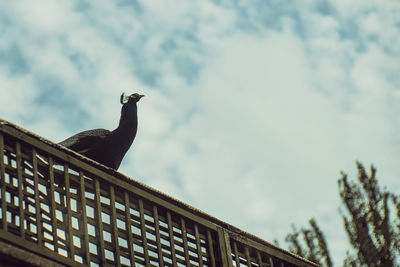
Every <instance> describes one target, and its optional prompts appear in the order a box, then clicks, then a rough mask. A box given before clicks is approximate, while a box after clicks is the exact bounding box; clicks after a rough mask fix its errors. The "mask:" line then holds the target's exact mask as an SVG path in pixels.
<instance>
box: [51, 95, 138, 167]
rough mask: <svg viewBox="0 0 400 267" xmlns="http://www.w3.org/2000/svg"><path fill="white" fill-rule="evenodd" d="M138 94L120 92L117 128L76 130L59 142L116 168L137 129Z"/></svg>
mask: <svg viewBox="0 0 400 267" xmlns="http://www.w3.org/2000/svg"><path fill="white" fill-rule="evenodd" d="M142 97H144V95H141V94H137V93H135V94H131V95H129V96H125V93H122V95H121V98H120V102H121V104H122V108H121V117H120V120H119V124H118V127H117V128H116V129H115V130H113V131H109V130H106V129H93V130H88V131H83V132H80V133H77V134H75V135H73V136H71V137H69V138H67V139H65V140H64V141H62V142H60V143H58V144H59V145H62V146H64V147H67V148H69V149H71V150H73V151H75V152H78V153H80V154H82V155H84V156H86V157H88V158H90V159H92V160H94V161H97V162H98V163H101V164H103V165H105V166H107V167H110V168H113V169H115V170H118V168H119V166H120V164H121V161H122V159H123V158H124V156H125V154H126V152H127V151H128V150H129V148H130V147H131V145H132V143H133V140H134V139H135V137H136V133H137V128H138V116H137V102H138V101H139V100H140V99H141V98H142Z"/></svg>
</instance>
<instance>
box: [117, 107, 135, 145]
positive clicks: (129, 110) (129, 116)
mask: <svg viewBox="0 0 400 267" xmlns="http://www.w3.org/2000/svg"><path fill="white" fill-rule="evenodd" d="M137 123H138V121H137V106H136V103H126V104H124V105H123V106H122V110H121V118H120V120H119V125H118V128H117V129H115V132H117V133H119V134H123V135H128V136H131V137H132V138H134V137H135V135H136V130H137Z"/></svg>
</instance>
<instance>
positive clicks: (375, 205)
mask: <svg viewBox="0 0 400 267" xmlns="http://www.w3.org/2000/svg"><path fill="white" fill-rule="evenodd" d="M356 165H357V170H358V179H357V181H351V180H349V179H348V176H347V174H345V173H344V172H342V173H341V178H340V179H339V180H338V185H339V194H340V198H341V199H342V202H343V208H344V209H345V211H343V209H342V210H341V212H340V213H341V216H342V218H343V223H344V228H345V231H346V233H347V235H348V237H349V242H350V245H351V247H352V251H351V252H350V251H348V252H347V256H346V258H345V260H344V262H343V266H368V267H374V266H377V267H378V266H379V267H389V266H390V267H392V266H399V265H395V263H396V259H398V258H399V254H400V197H397V196H395V195H394V194H392V193H390V192H389V191H387V190H386V189H382V188H380V187H379V185H378V181H377V178H376V169H375V168H374V167H373V166H371V167H370V172H369V173H367V171H366V170H365V168H364V166H363V165H362V164H361V163H360V162H357V163H356ZM390 200H392V202H390ZM391 203H392V204H394V205H390V204H391ZM391 209H395V210H396V214H395V215H396V216H395V218H394V219H391V217H390V214H391V213H390V211H391ZM309 223H310V229H307V228H302V230H301V231H298V230H296V228H294V227H293V233H291V234H288V235H287V236H286V239H285V241H286V242H287V243H289V250H290V251H292V252H293V253H297V254H299V255H300V256H303V257H305V258H308V259H309V260H311V261H314V262H316V263H319V264H321V265H323V266H333V263H332V261H331V258H330V256H329V250H328V246H327V244H326V242H325V238H324V236H323V233H322V232H321V231H320V229H319V227H318V225H317V223H316V221H315V219H311V220H310V222H309ZM300 236H302V237H303V239H304V242H303V243H305V245H302V242H301V241H300Z"/></svg>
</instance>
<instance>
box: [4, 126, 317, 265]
mask: <svg viewBox="0 0 400 267" xmlns="http://www.w3.org/2000/svg"><path fill="white" fill-rule="evenodd" d="M0 190H1V194H0V202H1V205H0V216H1V218H0V246H1V244H9V245H12V247H15V249H19V250H21V249H22V250H23V251H27V252H29V253H33V254H34V255H38V256H40V257H42V258H45V259H48V260H51V261H52V262H54V263H57V264H61V265H67V266H82V264H83V265H88V266H106V265H109V266H210V267H219V266H248V267H251V266H254V267H255V266H271V267H272V266H276V267H283V266H284V267H287V266H318V265H316V264H314V263H312V262H309V261H307V260H305V259H303V258H300V257H298V256H296V255H294V254H291V253H289V252H287V251H285V250H283V249H280V248H278V247H276V246H274V245H272V244H270V243H268V242H266V241H264V240H262V239H260V238H257V237H255V236H253V235H251V234H248V233H246V232H243V231H241V230H240V229H237V228H235V227H233V226H231V225H229V224H227V223H225V222H222V221H220V220H218V219H216V218H214V217H212V216H210V215H208V214H206V213H203V212H201V211H199V210H197V209H195V208H193V207H191V206H189V205H186V204H184V203H182V202H180V201H178V200H176V199H174V198H171V197H169V196H167V195H165V194H163V193H161V192H159V191H157V190H154V189H152V188H150V187H148V186H146V185H144V184H142V183H140V182H137V181H135V180H132V179H131V178H128V177H126V176H124V175H123V174H121V173H118V172H116V171H115V170H112V169H109V168H107V167H105V166H103V165H100V164H97V163H96V162H94V161H91V160H90V159H87V158H85V157H83V156H81V155H79V154H77V153H74V152H73V151H71V150H68V149H66V148H64V147H61V146H59V145H57V144H55V143H52V142H50V141H48V140H45V139H43V138H41V137H40V136H37V135H35V134H33V133H30V132H28V131H26V130H24V129H22V128H20V127H18V126H16V125H13V124H11V123H9V122H7V121H4V120H0ZM1 255H3V254H0V262H1V257H2V256H1ZM3 257H5V256H4V255H3ZM18 260H20V261H24V259H23V257H22V259H18ZM26 262H27V263H28V261H26Z"/></svg>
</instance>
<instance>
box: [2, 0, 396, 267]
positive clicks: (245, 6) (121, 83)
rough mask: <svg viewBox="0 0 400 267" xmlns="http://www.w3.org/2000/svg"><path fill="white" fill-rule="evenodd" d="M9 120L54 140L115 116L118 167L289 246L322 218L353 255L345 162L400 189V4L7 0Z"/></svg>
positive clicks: (330, 235)
mask: <svg viewBox="0 0 400 267" xmlns="http://www.w3.org/2000/svg"><path fill="white" fill-rule="evenodd" d="M0 35H1V36H2V37H1V38H0V118H3V119H6V120H9V121H11V122H13V123H15V124H17V125H19V126H21V127H23V128H25V129H27V130H29V131H32V132H34V133H36V134H39V135H41V136H43V137H45V138H47V139H50V140H52V141H54V142H60V141H62V140H64V139H66V138H67V137H69V136H71V135H73V134H75V133H77V132H80V131H83V130H88V129H94V128H105V129H110V130H112V129H114V128H116V127H117V124H118V121H119V116H120V108H121V104H120V103H119V97H120V95H121V93H122V92H125V93H127V94H130V93H135V92H137V93H141V94H144V95H145V97H144V98H143V99H141V100H140V102H139V103H138V116H139V129H138V134H137V136H136V139H135V141H134V144H133V147H131V149H130V151H128V153H127V155H126V157H125V159H124V161H123V163H122V165H121V167H120V169H119V170H120V171H121V172H122V173H124V174H126V175H127V176H129V177H132V178H133V179H136V180H138V181H141V182H143V183H145V184H147V185H149V186H151V187H154V188H156V189H158V190H160V191H162V192H164V193H166V194H168V195H171V196H173V197H175V198H178V199H180V200H182V201H184V202H186V203H188V204H190V205H192V206H194V207H196V208H198V209H200V210H202V211H204V212H206V213H209V214H211V215H213V216H215V217H217V218H219V219H221V220H224V221H226V222H228V223H230V224H233V225H235V226H237V227H239V228H241V229H242V230H245V231H247V232H250V233H252V234H255V235H257V236H259V237H261V238H263V239H265V240H267V241H269V242H272V241H273V240H274V239H278V240H279V241H280V244H281V246H282V247H284V248H285V247H286V244H285V243H284V242H283V240H284V237H285V235H286V234H287V233H289V232H290V231H291V224H295V225H296V226H297V227H298V228H300V227H302V226H307V223H308V220H309V219H310V218H311V217H314V218H316V220H317V222H318V224H319V226H320V227H321V229H322V230H323V231H324V233H325V235H326V238H327V240H328V245H329V248H330V249H331V253H332V256H333V258H334V260H335V262H336V266H340V265H341V263H342V259H343V257H344V255H345V252H346V249H347V243H348V241H347V237H346V235H345V233H344V230H343V222H342V219H341V217H340V214H339V206H340V204H341V202H340V199H339V196H338V188H337V180H338V179H339V178H340V172H341V171H344V172H345V173H348V174H349V176H350V177H355V175H356V165H355V162H356V160H359V161H361V162H362V163H363V164H364V165H365V166H366V167H369V166H370V164H374V166H376V167H377V170H378V173H377V175H378V179H379V182H380V184H381V185H382V186H385V187H386V188H388V189H389V190H390V191H392V192H394V193H397V194H398V193H400V182H399V180H398V178H399V176H400V165H399V164H398V162H399V161H400V135H398V134H397V132H398V131H399V130H400V124H399V117H400V105H399V101H400V78H399V77H400V76H399V73H400V63H399V62H400V46H399V44H400V2H399V1H397V0H386V1H383V2H379V3H377V2H376V1H369V0H354V1H347V0H346V1H345V0H336V1H314V0H302V1H289V0H279V1H278V0H270V1H262V0H254V1H222V0H221V1H208V0H204V1H198V0H193V1H183V0H172V1H162V0H158V1H157V0H154V1H122V0H119V1H105V0H104V1H96V2H94V1H66V0H65V1H51V0H42V1H35V2H33V1H1V2H0Z"/></svg>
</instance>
